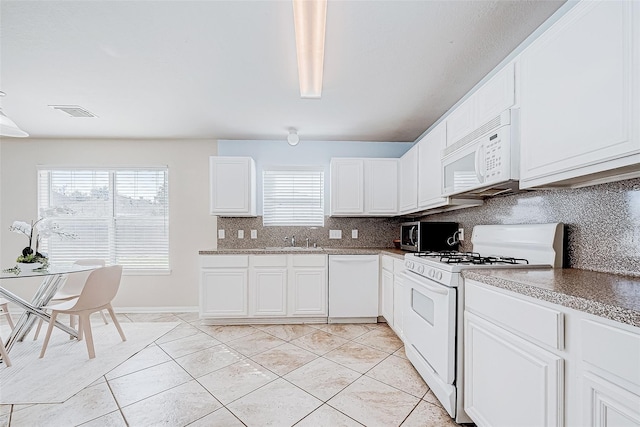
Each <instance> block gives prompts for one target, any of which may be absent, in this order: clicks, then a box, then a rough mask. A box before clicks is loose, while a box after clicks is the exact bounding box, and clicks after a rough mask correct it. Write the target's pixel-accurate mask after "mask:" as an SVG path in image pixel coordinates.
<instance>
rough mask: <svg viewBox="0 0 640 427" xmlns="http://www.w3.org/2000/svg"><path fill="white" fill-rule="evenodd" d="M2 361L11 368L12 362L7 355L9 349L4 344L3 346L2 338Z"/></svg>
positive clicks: (0, 349)
mask: <svg viewBox="0 0 640 427" xmlns="http://www.w3.org/2000/svg"><path fill="white" fill-rule="evenodd" d="M0 359H2V362H3V363H4V364H5V365H6V366H7V368H8V367H9V366H11V360H9V355H8V354H7V349H6V348H4V344H2V338H0Z"/></svg>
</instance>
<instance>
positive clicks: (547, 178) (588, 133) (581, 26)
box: [520, 1, 640, 188]
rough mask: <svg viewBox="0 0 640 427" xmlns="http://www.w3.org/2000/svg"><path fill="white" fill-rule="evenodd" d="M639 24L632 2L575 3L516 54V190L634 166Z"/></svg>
mask: <svg viewBox="0 0 640 427" xmlns="http://www.w3.org/2000/svg"><path fill="white" fill-rule="evenodd" d="M639 23H640V4H639V3H638V2H634V1H594V2H590V1H585V2H580V3H579V4H578V5H576V6H575V7H574V8H573V9H571V10H570V11H569V12H567V14H566V15H565V16H563V17H562V18H561V19H560V20H559V21H558V22H556V23H555V24H554V25H553V26H552V27H551V28H550V29H549V30H547V31H546V32H545V33H544V34H542V36H540V37H539V38H538V39H537V40H536V41H535V42H534V43H532V44H531V45H530V46H529V47H528V48H527V49H526V50H525V51H524V52H523V54H522V57H521V66H520V70H521V95H522V96H521V100H520V101H521V102H520V104H521V133H522V136H521V145H522V146H521V153H522V154H521V168H520V170H521V177H520V178H521V179H520V187H521V188H528V187H532V186H537V185H544V184H550V183H554V182H558V181H562V180H566V179H574V178H576V177H581V176H586V175H588V174H595V173H599V172H603V171H607V170H611V169H613V168H617V167H621V166H625V165H630V164H634V163H635V164H637V163H638V162H639V161H640V156H638V153H640V130H639V129H640V120H638V117H639V116H640V108H639V106H640V102H639V99H640V28H639V27H640V24H639ZM634 25H635V28H634ZM634 154H635V155H634ZM609 173H611V172H609ZM583 179H585V178H583Z"/></svg>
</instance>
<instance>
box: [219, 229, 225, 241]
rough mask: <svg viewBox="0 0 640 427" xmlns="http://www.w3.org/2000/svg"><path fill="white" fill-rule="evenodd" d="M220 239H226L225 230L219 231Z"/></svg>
mask: <svg viewBox="0 0 640 427" xmlns="http://www.w3.org/2000/svg"><path fill="white" fill-rule="evenodd" d="M218 239H224V230H218Z"/></svg>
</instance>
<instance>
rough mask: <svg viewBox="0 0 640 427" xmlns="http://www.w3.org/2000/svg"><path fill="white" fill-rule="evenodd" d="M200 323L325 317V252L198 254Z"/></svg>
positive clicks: (321, 319)
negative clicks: (302, 253)
mask: <svg viewBox="0 0 640 427" xmlns="http://www.w3.org/2000/svg"><path fill="white" fill-rule="evenodd" d="M200 259H201V261H200V265H201V272H200V318H201V319H203V321H204V322H205V323H207V322H208V323H250V322H261V321H262V322H266V321H270V322H282V323H285V322H295V321H296V320H295V319H296V318H305V319H306V321H326V318H327V314H328V308H327V307H328V299H327V297H328V293H327V287H328V284H327V255H318V254H313V255H213V256H212V255H203V256H201V257H200Z"/></svg>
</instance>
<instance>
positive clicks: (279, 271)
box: [249, 268, 287, 317]
mask: <svg viewBox="0 0 640 427" xmlns="http://www.w3.org/2000/svg"><path fill="white" fill-rule="evenodd" d="M249 295H250V298H251V301H250V305H249V314H250V315H252V316H279V317H282V316H286V314H287V269H286V268H255V269H252V272H251V282H250V286H249Z"/></svg>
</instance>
